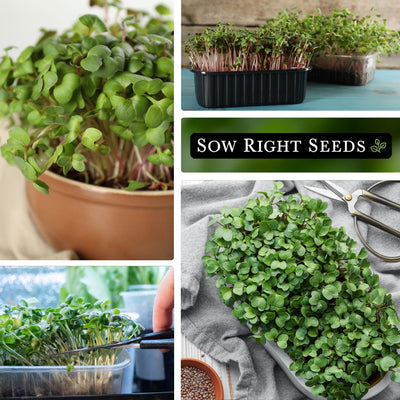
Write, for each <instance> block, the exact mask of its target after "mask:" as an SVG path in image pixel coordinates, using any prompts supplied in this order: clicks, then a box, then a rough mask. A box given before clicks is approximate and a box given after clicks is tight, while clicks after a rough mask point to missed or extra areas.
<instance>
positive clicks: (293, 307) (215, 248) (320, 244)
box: [203, 182, 400, 400]
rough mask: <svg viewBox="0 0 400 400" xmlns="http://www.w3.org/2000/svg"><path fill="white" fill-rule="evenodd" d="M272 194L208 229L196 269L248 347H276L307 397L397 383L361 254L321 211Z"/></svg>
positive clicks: (383, 320) (380, 308)
mask: <svg viewBox="0 0 400 400" xmlns="http://www.w3.org/2000/svg"><path fill="white" fill-rule="evenodd" d="M274 186H275V187H274V189H273V190H268V191H265V192H262V193H261V194H262V196H260V197H259V198H256V199H253V198H252V199H249V200H248V201H247V203H246V204H245V205H244V206H243V207H239V208H229V207H223V208H222V209H221V213H220V214H218V215H216V216H215V217H214V218H213V219H212V221H210V224H209V225H210V226H212V225H214V224H217V226H218V227H217V228H216V230H215V232H214V233H213V234H212V235H211V240H209V241H207V243H206V250H207V252H208V254H209V255H205V256H204V257H203V263H204V267H205V270H206V272H207V276H208V278H211V277H216V278H217V279H216V286H217V287H218V288H219V295H220V298H221V300H223V301H224V303H225V304H226V305H227V306H228V307H232V308H233V311H232V314H233V317H235V318H237V319H238V320H239V321H240V322H241V323H242V324H247V325H248V326H249V327H250V328H251V332H252V334H253V336H254V338H255V340H256V341H257V342H259V343H265V342H266V341H267V340H269V341H275V342H276V343H277V345H278V346H279V347H280V348H282V349H284V351H285V352H286V353H287V354H288V355H289V356H290V358H291V359H292V360H293V362H292V364H291V365H290V369H291V370H292V371H296V374H297V375H300V376H301V377H303V378H304V379H306V385H307V386H310V387H312V393H313V395H315V396H323V397H326V398H327V399H329V400H345V399H350V398H351V399H354V400H359V399H361V398H362V397H363V396H364V395H365V394H366V392H367V391H368V389H369V387H370V383H371V382H372V381H373V380H374V379H375V378H380V377H382V376H383V375H384V374H385V373H388V372H390V371H391V378H392V380H394V381H396V382H398V383H400V373H399V372H397V371H395V369H397V368H399V367H400V355H399V354H398V349H399V343H400V334H399V329H398V326H399V323H400V321H399V319H398V316H397V313H396V310H395V307H394V304H393V301H392V298H391V295H390V294H388V291H387V289H385V288H384V287H382V286H380V285H379V277H378V275H377V274H374V273H373V272H372V271H371V269H370V267H369V262H368V261H367V256H368V254H367V252H366V251H365V249H361V251H357V250H356V246H357V243H356V242H355V241H354V240H352V239H351V238H350V237H349V236H348V235H347V234H346V232H345V229H344V228H343V227H334V226H332V221H331V219H330V218H329V217H328V216H327V214H326V213H325V212H324V210H325V209H326V208H327V203H324V202H322V201H321V200H316V199H313V198H310V197H309V196H306V195H301V194H297V195H289V196H288V197H287V198H286V199H283V196H284V194H283V193H282V192H280V190H279V189H281V188H282V187H283V184H282V183H281V182H277V183H275V184H274Z"/></svg>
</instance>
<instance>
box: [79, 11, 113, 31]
mask: <svg viewBox="0 0 400 400" xmlns="http://www.w3.org/2000/svg"><path fill="white" fill-rule="evenodd" d="M79 21H80V22H81V23H82V24H83V25H85V26H86V27H88V28H89V29H93V30H96V31H100V32H107V27H106V25H105V24H104V22H103V21H102V20H101V19H100V18H99V17H98V16H97V15H94V14H86V15H83V16H82V17H80V18H79Z"/></svg>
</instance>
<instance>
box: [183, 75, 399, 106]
mask: <svg viewBox="0 0 400 400" xmlns="http://www.w3.org/2000/svg"><path fill="white" fill-rule="evenodd" d="M182 109H183V110H232V111H243V110H245V111H250V110H255V111H257V110H262V111H268V110H269V111H277V110H280V111H282V110H288V111H293V110H318V111H321V110H324V111H326V110H332V111H334V110H346V111H352V110H357V111H360V110H386V111H393V110H397V111H398V110H400V70H376V72H375V79H374V80H373V81H371V82H369V83H368V84H367V85H365V86H347V85H333V84H326V83H317V82H308V83H307V90H306V97H305V100H304V102H303V103H300V104H285V105H274V106H257V107H236V108H223V109H221V108H220V109H217V108H208V109H207V108H203V107H201V106H199V105H198V103H197V101H196V97H195V91H194V79H193V73H192V72H190V71H189V70H188V69H183V70H182Z"/></svg>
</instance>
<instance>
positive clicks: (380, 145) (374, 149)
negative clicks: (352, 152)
mask: <svg viewBox="0 0 400 400" xmlns="http://www.w3.org/2000/svg"><path fill="white" fill-rule="evenodd" d="M384 149H386V142H382V143H381V141H380V140H379V139H375V146H371V151H372V152H373V153H380V152H381V150H384Z"/></svg>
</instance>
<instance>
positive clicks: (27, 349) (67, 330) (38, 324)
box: [0, 296, 141, 368]
mask: <svg viewBox="0 0 400 400" xmlns="http://www.w3.org/2000/svg"><path fill="white" fill-rule="evenodd" d="M36 303H37V301H36V300H35V299H28V300H23V301H21V302H20V303H19V304H18V305H15V306H10V305H3V306H2V312H1V314H0V349H1V352H2V357H1V359H0V365H2V366H22V365H27V366H30V365H34V366H39V365H69V367H70V368H72V367H73V366H74V365H112V364H114V363H115V361H116V359H117V356H118V354H119V352H118V351H107V350H96V351H93V352H83V353H82V354H80V355H79V356H73V355H63V356H59V357H49V355H50V354H54V353H59V352H64V351H68V350H73V349H77V348H81V347H86V346H98V345H103V344H107V343H112V342H114V341H123V340H128V339H130V338H132V337H135V336H136V335H137V334H138V333H139V331H140V330H141V326H140V325H138V324H136V323H135V322H133V321H132V320H131V319H129V318H128V317H126V316H123V315H121V314H120V311H119V310H117V309H114V310H111V311H108V308H109V306H110V302H109V301H106V302H97V303H96V304H90V303H85V302H84V301H83V299H81V298H75V299H74V298H73V297H72V296H70V297H68V298H67V299H66V300H65V302H64V303H62V304H60V306H59V307H56V308H37V307H36Z"/></svg>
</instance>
